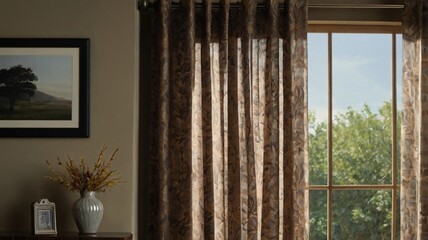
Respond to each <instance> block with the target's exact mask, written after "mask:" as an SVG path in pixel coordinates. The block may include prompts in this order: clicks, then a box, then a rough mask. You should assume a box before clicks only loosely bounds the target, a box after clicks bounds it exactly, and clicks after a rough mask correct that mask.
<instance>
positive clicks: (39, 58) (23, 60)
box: [0, 55, 72, 100]
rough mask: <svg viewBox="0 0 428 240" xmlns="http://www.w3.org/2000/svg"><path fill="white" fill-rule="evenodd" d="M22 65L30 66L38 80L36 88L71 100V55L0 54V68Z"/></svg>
mask: <svg viewBox="0 0 428 240" xmlns="http://www.w3.org/2000/svg"><path fill="white" fill-rule="evenodd" d="M16 65H22V66H23V67H28V68H31V69H32V70H33V72H34V74H35V75H36V76H37V78H38V80H37V81H36V82H35V84H36V85H37V90H39V91H41V92H44V93H46V94H49V95H52V96H54V97H58V98H62V99H67V100H71V98H72V97H71V94H72V93H71V89H72V87H71V84H72V56H71V55H13V56H11V55H0V69H4V68H6V69H8V68H10V67H12V66H16Z"/></svg>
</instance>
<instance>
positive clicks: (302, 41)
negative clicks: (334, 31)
mask: <svg viewBox="0 0 428 240" xmlns="http://www.w3.org/2000/svg"><path fill="white" fill-rule="evenodd" d="M182 3H183V7H182V8H180V9H178V10H177V9H175V10H172V9H171V2H170V1H167V0H161V1H159V12H158V16H157V21H155V25H156V26H155V29H159V35H156V36H154V38H153V39H154V40H153V43H154V45H153V50H152V51H154V52H155V53H156V52H158V53H159V54H153V55H154V61H153V62H154V65H153V78H154V84H153V85H154V86H153V96H152V102H153V108H152V117H153V121H152V130H153V133H152V138H153V140H152V144H151V149H152V150H151V153H152V154H151V174H152V175H151V189H150V198H151V199H150V202H151V211H152V212H151V216H150V220H151V223H150V230H149V231H150V234H151V236H150V237H149V238H150V239H307V238H308V221H307V218H308V208H307V206H308V191H307V189H306V186H307V180H308V179H307V176H308V174H307V141H306V138H307V136H306V135H307V126H306V122H307V59H306V58H307V54H306V29H307V19H306V18H307V17H306V16H307V3H306V1H301V0H300V1H298V0H292V1H289V2H288V3H287V6H286V7H285V9H284V10H280V9H279V5H278V2H276V1H266V6H267V8H266V10H264V11H261V10H257V8H256V1H243V7H242V9H230V7H229V4H230V3H229V2H228V1H220V6H221V7H220V9H212V6H211V2H210V1H204V6H205V7H204V9H196V10H195V8H194V6H193V4H194V2H193V1H182ZM280 11H284V12H283V13H280ZM177 23H180V24H177ZM157 43H159V44H157Z"/></svg>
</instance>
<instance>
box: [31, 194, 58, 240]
mask: <svg viewBox="0 0 428 240" xmlns="http://www.w3.org/2000/svg"><path fill="white" fill-rule="evenodd" d="M31 213H32V223H33V224H32V232H33V234H35V235H48V234H57V230H56V212H55V203H52V202H49V200H48V199H42V200H40V202H35V203H33V204H32V211H31Z"/></svg>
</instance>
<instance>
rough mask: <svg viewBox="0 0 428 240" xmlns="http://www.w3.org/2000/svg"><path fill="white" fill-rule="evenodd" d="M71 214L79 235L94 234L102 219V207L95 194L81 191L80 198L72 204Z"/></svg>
mask: <svg viewBox="0 0 428 240" xmlns="http://www.w3.org/2000/svg"><path fill="white" fill-rule="evenodd" d="M72 212H73V216H74V221H75V222H76V225H77V228H78V229H79V233H81V234H94V233H96V232H97V230H98V227H99V226H100V223H101V220H102V218H103V213H104V206H103V204H102V203H101V201H100V200H98V199H97V198H96V197H95V192H89V191H82V192H80V198H79V199H77V201H76V202H74V204H73V208H72Z"/></svg>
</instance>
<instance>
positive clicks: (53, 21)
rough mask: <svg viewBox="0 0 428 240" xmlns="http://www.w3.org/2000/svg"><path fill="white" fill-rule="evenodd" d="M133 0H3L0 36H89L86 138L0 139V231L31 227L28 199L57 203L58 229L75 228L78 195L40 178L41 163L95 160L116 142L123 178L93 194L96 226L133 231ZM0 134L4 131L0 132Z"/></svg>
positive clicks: (135, 39)
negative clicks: (99, 211) (98, 212)
mask: <svg viewBox="0 0 428 240" xmlns="http://www.w3.org/2000/svg"><path fill="white" fill-rule="evenodd" d="M135 5H136V3H135V0H0V37H1V38H6V37H18V38H21V37H22V38H30V37H31V38H90V41H91V52H90V54H91V59H90V137H89V138H69V139H67V138H53V139H47V138H32V139H29V138H0V190H1V193H0V231H10V230H18V231H22V230H28V231H29V230H30V204H31V202H33V201H36V200H39V199H41V198H48V199H49V200H51V201H53V202H55V203H56V206H57V224H58V229H59V231H77V228H76V227H75V225H74V222H73V219H72V215H71V206H72V204H73V202H74V201H75V200H76V199H77V198H78V197H79V194H77V193H69V192H67V191H65V190H64V189H62V188H61V187H59V186H58V185H57V184H55V183H51V182H49V181H47V180H46V179H45V178H44V176H45V175H46V174H47V169H46V165H45V163H44V161H45V160H46V159H51V160H54V159H55V158H56V156H57V155H59V156H60V157H62V158H64V157H66V154H67V153H69V154H70V155H71V156H73V157H75V158H77V159H78V158H80V157H81V156H86V157H87V158H88V159H91V160H92V159H94V158H96V156H97V153H98V151H99V149H100V147H101V146H102V145H103V144H106V145H108V146H110V151H108V154H110V153H111V151H112V150H113V148H115V147H119V153H118V155H117V157H116V161H115V162H114V164H113V167H114V168H116V169H118V170H119V171H120V173H121V174H122V175H123V176H124V179H125V180H126V182H125V183H122V184H120V185H119V186H117V187H114V188H112V189H111V190H110V191H107V192H106V193H99V194H97V196H98V197H99V198H100V199H101V201H102V202H103V204H104V208H105V213H104V218H103V221H102V223H101V226H100V228H99V231H126V232H131V231H132V232H135V229H136V219H137V217H136V213H137V211H136V210H137V208H136V196H137V191H136V184H137V181H136V178H137V174H136V173H137V171H136V166H137V145H138V144H137V130H138V124H137V123H138V121H137V120H138V116H137V115H138V110H137V109H138V94H137V89H138V61H137V57H138V31H137V24H138V20H137V19H138V18H137V16H138V12H137V10H136V7H135ZM0 131H1V129H0Z"/></svg>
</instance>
